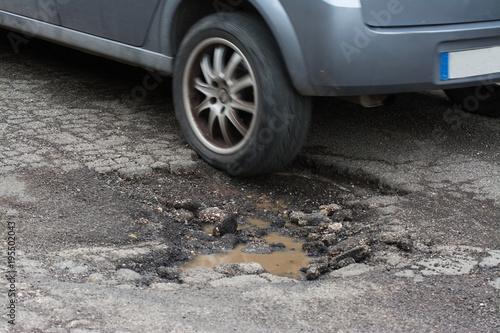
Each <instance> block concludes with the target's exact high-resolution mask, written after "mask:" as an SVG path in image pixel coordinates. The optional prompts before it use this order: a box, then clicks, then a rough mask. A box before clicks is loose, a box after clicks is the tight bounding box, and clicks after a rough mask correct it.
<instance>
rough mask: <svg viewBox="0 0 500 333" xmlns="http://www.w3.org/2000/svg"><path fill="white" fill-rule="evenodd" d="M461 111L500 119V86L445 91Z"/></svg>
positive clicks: (492, 85)
mask: <svg viewBox="0 0 500 333" xmlns="http://www.w3.org/2000/svg"><path fill="white" fill-rule="evenodd" d="M444 92H445V93H446V95H447V96H448V97H449V99H451V101H452V102H454V103H456V104H458V107H459V108H460V109H461V110H464V111H466V112H470V113H475V114H479V115H482V116H488V117H500V84H498V83H497V84H491V85H481V86H476V87H467V88H458V89H448V90H445V91H444Z"/></svg>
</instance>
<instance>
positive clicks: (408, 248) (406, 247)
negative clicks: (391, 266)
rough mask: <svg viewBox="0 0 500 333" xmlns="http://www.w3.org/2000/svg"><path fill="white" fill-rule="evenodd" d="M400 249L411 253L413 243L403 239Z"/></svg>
mask: <svg viewBox="0 0 500 333" xmlns="http://www.w3.org/2000/svg"><path fill="white" fill-rule="evenodd" d="M398 248H400V249H401V250H403V251H406V252H410V251H411V250H413V241H412V240H411V239H409V238H401V239H400V240H399V242H398Z"/></svg>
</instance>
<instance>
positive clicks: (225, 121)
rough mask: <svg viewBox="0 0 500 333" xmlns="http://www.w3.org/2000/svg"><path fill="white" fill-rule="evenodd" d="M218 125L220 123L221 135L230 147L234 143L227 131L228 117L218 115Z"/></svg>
mask: <svg viewBox="0 0 500 333" xmlns="http://www.w3.org/2000/svg"><path fill="white" fill-rule="evenodd" d="M219 125H220V130H221V132H222V137H223V138H224V142H225V143H226V145H227V146H228V147H231V146H233V145H234V143H233V140H232V137H231V134H230V132H229V130H228V129H229V124H228V119H227V117H224V116H220V117H219Z"/></svg>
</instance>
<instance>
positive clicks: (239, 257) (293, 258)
mask: <svg viewBox="0 0 500 333" xmlns="http://www.w3.org/2000/svg"><path fill="white" fill-rule="evenodd" d="M248 222H249V223H248V224H243V225H240V226H238V229H239V230H245V229H253V228H268V227H269V222H266V221H262V220H259V219H249V220H248ZM212 229H213V226H209V227H207V228H205V231H206V232H208V233H211V232H212ZM262 238H263V239H264V240H265V241H266V243H267V244H271V243H275V244H278V243H283V244H284V245H285V247H284V248H283V249H282V250H274V251H273V252H272V253H270V254H250V253H245V252H243V251H242V250H243V249H244V248H245V247H246V246H247V244H239V245H237V246H236V247H235V248H234V249H233V250H231V251H226V252H222V253H216V254H209V255H197V256H196V257H195V258H194V259H193V260H192V261H190V262H188V263H186V264H185V265H183V267H182V268H184V269H188V268H194V267H208V268H213V267H215V266H217V265H219V264H226V263H246V262H257V263H259V264H261V265H262V266H263V267H264V268H265V269H266V270H267V271H268V272H269V273H271V274H274V275H279V276H286V277H289V278H294V279H300V278H301V277H302V273H300V271H299V270H300V268H301V267H303V266H307V265H308V264H309V261H310V258H309V257H307V255H306V254H305V252H304V251H302V244H304V241H303V240H300V239H295V238H293V237H290V236H286V235H283V234H280V233H278V232H272V233H269V234H268V235H267V236H265V237H262Z"/></svg>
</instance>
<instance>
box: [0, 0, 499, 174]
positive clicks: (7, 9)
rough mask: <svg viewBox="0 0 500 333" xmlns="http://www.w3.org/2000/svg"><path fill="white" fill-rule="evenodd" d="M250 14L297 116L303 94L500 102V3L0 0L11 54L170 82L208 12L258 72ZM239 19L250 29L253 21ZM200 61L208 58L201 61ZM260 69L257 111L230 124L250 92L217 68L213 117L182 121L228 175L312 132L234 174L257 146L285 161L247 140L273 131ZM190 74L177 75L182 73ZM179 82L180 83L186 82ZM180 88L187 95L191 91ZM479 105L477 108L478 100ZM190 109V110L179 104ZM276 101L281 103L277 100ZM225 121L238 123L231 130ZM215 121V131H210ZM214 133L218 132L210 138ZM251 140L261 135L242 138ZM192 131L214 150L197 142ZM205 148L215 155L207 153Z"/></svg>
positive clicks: (268, 167) (251, 170)
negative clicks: (38, 43)
mask: <svg viewBox="0 0 500 333" xmlns="http://www.w3.org/2000/svg"><path fill="white" fill-rule="evenodd" d="M242 14H244V15H246V16H248V17H250V16H251V19H250V21H249V22H248V24H247V25H246V26H245V25H243V27H244V28H245V27H250V28H246V29H250V30H252V29H253V27H256V28H255V29H256V30H260V29H265V31H263V32H262V33H261V35H265V34H266V32H267V34H269V35H270V36H271V37H272V41H266V43H268V44H264V45H267V48H268V49H269V48H274V46H276V50H275V51H273V52H274V53H272V54H271V55H270V56H268V59H269V57H272V58H276V59H278V62H277V63H276V65H272V66H274V67H272V68H269V70H270V71H271V72H273V73H274V72H275V70H277V71H283V75H284V76H286V80H289V82H290V85H291V88H292V89H293V93H296V94H297V95H299V97H300V98H299V99H300V100H298V101H296V103H299V104H301V105H303V106H301V111H297V112H303V113H306V114H307V112H309V111H308V110H307V109H308V108H310V106H308V103H307V101H306V99H307V98H302V99H301V97H304V96H366V95H385V94H394V93H402V92H411V91H420V90H431V89H445V90H447V89H450V91H453V89H455V90H454V91H455V95H458V97H457V98H455V100H456V101H460V100H461V99H460V98H462V101H463V103H465V104H464V105H465V108H466V109H467V108H471V109H473V110H469V111H475V109H474V108H475V107H476V106H475V104H474V103H475V102H474V101H472V102H471V100H470V98H473V97H474V96H471V95H463V93H464V90H457V89H462V88H464V89H471V88H470V87H487V90H483V91H479V90H472V94H473V95H474V93H475V95H476V96H475V98H476V100H477V101H479V102H481V103H483V100H487V102H488V103H490V104H491V99H492V98H491V96H490V95H495V96H496V95H498V89H497V87H498V85H497V84H496V82H500V1H498V0H461V1H449V0H418V1H416V0H307V1H304V0H207V1H203V0H141V1H137V0H0V27H4V28H8V29H11V30H14V31H17V32H19V33H21V34H20V35H19V34H18V35H12V36H10V38H9V39H10V40H11V43H12V45H13V47H14V49H15V50H19V48H20V47H22V44H23V43H26V42H27V40H29V38H31V37H39V38H43V39H46V40H49V41H53V42H56V43H59V44H62V45H66V46H69V47H73V48H77V49H80V50H82V51H85V52H89V53H92V54H96V55H100V56H104V57H108V58H111V59H115V60H118V61H121V62H125V63H128V64H132V65H135V66H141V67H144V68H147V69H149V70H152V71H156V72H159V73H162V74H166V75H174V79H175V73H176V67H177V66H179V65H178V63H183V64H185V65H189V64H190V62H189V59H187V56H188V54H187V53H186V52H184V53H186V56H185V57H186V59H185V60H186V61H180V60H179V54H181V55H182V54H183V47H187V46H185V45H187V44H189V43H188V41H186V39H187V38H188V37H189V39H196V36H195V35H193V34H191V35H190V34H189V33H190V31H192V30H196V29H198V30H197V31H198V33H199V34H200V33H202V32H204V30H203V26H204V25H203V24H204V23H206V22H204V20H206V21H210V20H211V21H214V22H215V21H216V20H217V18H212V19H208V18H207V17H218V20H219V21H218V23H217V22H215V23H213V24H208V23H207V24H205V26H207V27H210V33H211V34H212V35H210V34H208V35H207V40H208V39H209V37H210V36H212V37H210V38H212V39H210V40H211V41H213V42H214V43H215V44H217V43H222V44H218V45H222V46H223V47H222V48H219V50H220V51H221V52H222V51H224V49H227V52H234V53H237V54H239V55H240V56H242V57H243V58H244V60H243V62H242V63H241V64H240V65H239V66H240V67H241V68H239V70H243V71H245V68H247V67H248V66H251V67H253V66H252V65H254V66H257V67H259V66H260V65H255V64H256V62H255V61H254V59H253V57H254V56H253V55H252V54H251V53H252V52H250V50H248V49H246V47H247V45H244V44H243V43H242V44H241V45H240V46H238V45H239V44H238V43H240V42H241V41H242V40H243V39H244V38H245V36H244V35H245V34H246V33H245V32H242V31H241V30H242V29H243V28H240V29H239V30H238V27H237V22H236V21H237V20H238V19H239V18H240V17H241V15H242ZM228 20H229V21H231V20H233V21H235V23H234V24H232V26H231V27H225V28H220V29H219V26H222V25H224V22H225V21H228ZM243 21H245V22H246V19H243ZM200 22H201V23H200ZM209 23H210V22H209ZM259 26H262V28H261V27H259ZM233 28H234V29H233ZM205 29H208V28H205ZM224 29H229V30H231V29H233V30H231V31H233V32H232V37H228V38H227V40H228V41H230V43H225V42H224V40H226V38H225V37H222V38H220V36H219V35H220V34H219V32H220V31H219V32H217V30H224ZM227 33H229V32H228V31H225V33H223V34H222V35H224V36H226V35H227ZM218 36H219V37H218ZM216 37H217V38H219V39H217V38H216ZM233 37H234V39H232V38H233ZM240 37H241V38H240ZM214 38H215V39H214ZM258 38H261V39H262V38H267V37H258ZM198 43H202V41H198ZM248 43H252V40H251V39H250V40H248V41H247V44H248ZM209 44H210V43H209ZM209 44H206V47H205V49H203V50H202V49H197V48H196V45H194V44H193V45H191V46H190V51H193V50H199V52H205V53H206V52H209V53H210V52H212V53H213V54H212V55H211V57H212V58H210V62H211V64H213V65H214V66H216V65H215V60H214V59H215V58H216V56H217V52H216V51H215V50H216V46H213V45H212V46H210V45H209ZM215 44H214V45H215ZM255 44H259V43H258V42H257V43H255ZM183 45H184V46H183ZM200 45H201V44H200ZM252 47H253V46H252ZM255 50H256V51H255V52H258V53H259V54H260V53H261V51H262V50H259V46H258V45H256V46H255ZM224 52H226V51H224ZM247 58H248V59H247ZM196 61H199V62H202V61H203V60H202V58H201V57H198V58H196ZM227 61H228V59H224V61H223V62H224V66H225V65H228V63H227ZM191 65H192V64H191ZM262 66H265V64H263V65H262ZM278 67H279V68H278ZM191 70H192V71H194V72H196V71H198V72H199V69H196V68H195V67H191ZM212 70H213V68H211V69H210V70H203V68H202V70H201V72H200V73H198V75H199V77H201V78H202V81H203V80H205V79H206V80H208V81H211V79H207V77H208V76H209V75H208V74H210V73H211V72H212ZM260 71H261V70H260V67H259V68H257V69H256V72H255V73H253V71H248V72H246V73H245V75H248V76H249V77H251V79H249V82H250V83H249V84H251V88H252V89H253V90H252V92H245V95H246V96H248V95H251V97H249V98H250V99H251V100H252V101H251V102H250V103H251V104H254V106H255V109H256V110H253V109H252V110H243V109H244V108H243V106H242V104H241V103H240V104H239V105H240V108H242V109H237V110H236V111H235V115H236V116H232V117H229V118H227V117H226V116H225V115H224V112H225V111H226V110H232V109H231V107H229V104H227V103H229V102H227V103H226V104H224V103H223V101H222V100H221V99H220V98H224V99H226V100H227V101H229V100H231V101H233V100H236V99H238V98H240V97H239V96H241V95H242V94H243V92H242V91H238V92H234V93H232V92H231V89H232V88H231V87H229V86H228V87H226V88H221V87H220V86H219V83H221V82H223V83H224V84H228V85H229V84H231V82H232V81H224V77H223V73H221V74H220V75H221V76H220V79H221V80H222V81H221V80H219V81H220V82H219V83H216V82H215V81H213V82H212V81H211V82H209V83H210V84H212V87H211V89H212V90H213V92H210V93H208V95H207V93H206V91H205V93H204V95H203V96H201V97H200V101H199V103H200V105H198V106H201V103H202V102H203V101H204V102H207V100H210V99H212V100H213V103H212V106H210V105H209V106H207V108H208V109H210V110H211V111H210V110H209V111H208V112H205V113H207V115H205V113H203V122H208V125H206V124H205V125H203V126H201V127H199V126H198V125H199V124H200V123H199V121H200V120H197V119H195V118H196V117H197V113H193V112H194V111H192V112H191V113H189V112H188V116H187V119H184V120H182V119H180V121H182V122H186V121H187V122H189V121H190V122H191V127H193V126H194V127H195V129H194V133H186V131H188V132H189V131H190V130H189V129H187V128H183V131H184V132H185V134H186V136H187V139H188V142H189V143H190V144H191V145H192V146H193V148H195V150H196V151H197V152H198V153H199V154H200V155H201V156H202V157H203V158H204V159H205V160H207V161H208V162H209V163H211V164H213V165H215V166H216V167H218V168H221V169H225V170H227V171H229V172H231V173H239V174H256V173H265V172H269V171H273V170H276V169H278V168H280V167H282V166H284V165H286V164H287V163H289V162H290V161H291V160H292V159H293V157H295V156H296V154H297V152H298V150H299V149H300V146H301V145H302V143H303V141H304V139H305V134H304V133H300V134H299V135H298V137H300V138H298V139H297V140H296V142H294V143H293V146H295V147H296V148H294V149H295V151H294V152H290V153H287V156H286V158H283V160H282V161H279V162H276V161H275V162H265V163H264V164H263V165H264V166H263V167H262V168H261V167H257V165H258V164H259V163H257V162H256V163H257V164H255V165H252V166H249V167H246V168H243V169H244V170H242V169H241V167H240V168H239V170H240V171H241V172H236V171H234V170H233V171H231V170H230V169H231V168H229V167H227V165H228V164H231V163H232V162H231V161H233V162H234V160H237V164H238V165H240V166H241V165H242V164H245V163H246V162H245V163H244V162H243V160H246V161H247V160H248V156H249V155H250V152H252V154H254V153H255V151H258V152H257V153H256V155H258V157H257V158H256V160H263V159H265V158H264V155H266V154H269V153H271V151H273V153H274V154H282V153H280V152H276V149H274V150H273V149H271V150H270V151H268V150H266V149H264V148H262V147H263V145H265V144H264V143H263V142H260V143H255V144H254V143H251V141H252V140H253V141H255V140H257V141H258V139H256V137H257V134H258V133H261V134H262V133H263V132H262V128H260V127H262V126H264V127H265V126H266V124H264V123H263V124H261V125H255V126H254V124H255V123H254V121H257V120H256V119H257V118H259V117H260V115H261V113H262V112H267V111H265V110H264V111H262V110H261V104H259V106H258V107H257V102H259V103H261V102H262V101H263V98H260V99H257V95H260V94H262V92H261V88H262V85H264V84H268V83H264V81H262V80H263V79H261V78H260V76H261V75H267V74H268V73H261V72H260ZM182 73H183V72H182V70H180V71H179V75H182ZM193 75H194V74H193ZM195 76H196V75H195ZM185 79H186V80H191V81H192V82H194V80H196V79H197V78H195V77H194V76H193V77H188V76H186V77H185ZM181 81H182V80H181ZM181 81H179V82H178V83H179V85H181V86H182V82H181ZM210 84H209V85H210ZM273 84H277V83H269V87H270V88H269V89H271V90H272V89H274V88H273ZM184 87H185V88H186V89H187V90H189V89H188V88H189V85H184ZM492 87H493V88H492ZM240 88H241V87H240ZM196 89H197V90H196ZM214 89H215V90H214ZM474 89H475V88H474ZM187 90H186V91H184V92H183V90H182V89H181V90H180V91H179V92H177V94H181V95H182V94H187ZM212 90H211V91H212ZM196 91H198V92H199V91H200V88H199V87H198V88H195V92H196ZM271 92H274V91H271ZM254 93H255V94H256V95H255V96H254V95H253V94H254ZM279 94H281V91H276V95H279ZM212 95H213V96H212ZM221 96H223V97H221ZM450 96H454V95H453V94H451V95H450ZM174 97H175V96H174ZM184 97H185V96H184ZM467 98H469V100H468V99H467ZM497 100H498V97H495V98H494V107H493V108H492V107H491V106H490V107H489V109H488V110H489V111H488V112H490V113H491V110H495V109H496V107H497V106H498V102H497ZM477 101H476V102H477ZM479 102H477V103H476V104H478V105H479ZM179 103H180V104H179V106H180V108H189V107H191V108H195V106H189V105H187V104H189V101H188V100H187V99H186V98H184V101H180V102H179ZM182 103H184V107H182V106H181V104H182ZM266 103H267V102H266ZM281 103H284V102H281ZM205 104H206V103H205ZM268 104H270V105H271V104H277V102H276V101H275V102H272V101H270V102H269V103H268ZM285 104H286V103H285ZM207 105H208V104H207ZM214 105H215V106H214ZM247 106H248V104H247ZM196 107H197V106H196ZM268 107H269V106H268ZM184 111H185V110H184ZM242 112H247V113H250V114H251V115H250V116H248V117H247V116H245V115H243V114H242ZM287 112H288V111H287ZM488 112H485V113H488ZM201 113H202V112H200V114H201ZM479 113H480V112H479ZM493 113H495V112H493ZM226 114H227V113H226ZM193 115H194V116H193ZM254 116H255V117H254ZM178 117H179V114H178ZM235 117H236V118H238V119H236V118H235ZM180 118H182V116H181V117H180ZM246 118H248V120H245V119H246ZM281 118H283V117H281ZM289 118H291V116H290V117H289ZM299 118H301V120H300V122H302V123H303V124H302V126H307V123H308V121H309V120H308V119H309V117H308V116H307V115H305V116H304V117H299ZM214 119H215V120H214ZM228 119H229V120H228ZM259 119H260V118H259ZM287 119H288V118H287ZM240 120H241V121H240ZM268 121H269V120H268ZM223 122H228V124H230V125H228V126H227V128H224V126H223V125H222V123H223ZM214 124H215V125H214ZM231 124H232V125H231ZM285 125H286V126H288V125H289V124H288V123H286V124H285ZM181 126H182V123H181ZM197 126H198V127H199V128H198V129H197ZM207 126H208V127H207ZM213 126H215V127H217V128H218V129H217V128H216V130H213ZM259 126H260V127H259ZM290 126H292V127H294V130H296V129H295V127H299V126H298V125H295V124H292V125H290ZM202 127H203V128H202ZM200 128H201V129H200ZM207 128H208V129H207ZM221 128H222V132H221ZM235 128H236V131H235ZM225 130H228V131H233V132H234V131H235V133H236V134H235V135H236V136H237V137H238V138H236V139H234V138H233V137H234V135H230V134H227V133H223V132H224V131H225ZM214 131H215V132H217V133H218V134H214V133H215V132H214ZM238 131H239V133H238ZM209 132H210V133H209ZM207 133H208V134H207ZM221 133H222V134H221ZM273 133H274V136H279V135H278V134H276V133H277V132H276V131H274V132H273ZM223 134H224V135H223ZM216 135H219V136H220V137H221V139H220V140H219V141H217V140H215V139H213V138H214V136H216ZM247 135H248V136H249V138H250V139H252V138H253V139H252V140H250V139H249V140H243V138H245V137H246V136H247ZM190 136H191V137H192V138H194V140H198V141H200V142H198V144H201V146H205V148H207V149H205V150H204V149H203V147H201V146H200V145H198V147H197V145H196V143H194V144H193V142H192V140H193V139H190ZM232 136H233V137H232ZM196 138H197V139H196ZM281 140H282V141H280V142H281V143H277V142H273V143H271V145H274V146H276V145H280V144H281V145H284V143H283V142H284V141H286V140H289V139H285V138H282V139H281ZM224 141H225V143H224ZM260 141H265V140H260ZM228 145H229V146H232V148H235V147H238V149H240V148H241V149H243V150H244V151H243V150H242V151H243V153H242V154H240V155H241V156H239V157H237V156H235V155H234V154H236V153H239V152H238V151H237V150H238V149H236V148H235V149H226V148H227V147H226V146H228ZM252 145H253V146H252ZM250 146H251V147H250ZM257 148H259V149H257ZM260 148H262V149H260ZM291 149H292V148H291V147H288V148H283V150H291ZM207 152H208V155H210V156H207ZM244 155H245V156H246V157H244ZM226 157H227V158H226ZM221 159H222V160H223V161H222V160H221ZM266 163H267V164H266Z"/></svg>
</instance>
